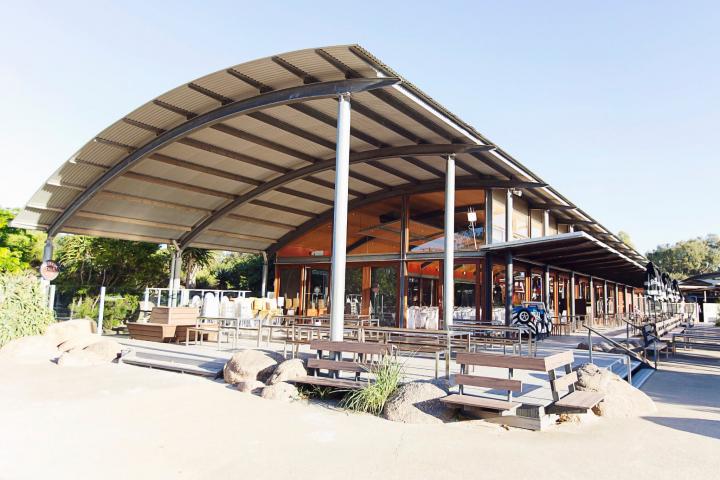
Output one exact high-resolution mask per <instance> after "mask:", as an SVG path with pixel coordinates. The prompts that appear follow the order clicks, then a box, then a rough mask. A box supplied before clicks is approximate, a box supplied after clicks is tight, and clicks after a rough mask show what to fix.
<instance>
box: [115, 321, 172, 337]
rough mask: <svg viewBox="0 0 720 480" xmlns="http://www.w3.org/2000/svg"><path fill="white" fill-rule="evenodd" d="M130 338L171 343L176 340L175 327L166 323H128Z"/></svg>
mask: <svg viewBox="0 0 720 480" xmlns="http://www.w3.org/2000/svg"><path fill="white" fill-rule="evenodd" d="M127 327H128V333H129V335H130V338H133V339H136V340H146V341H150V342H170V341H173V340H175V327H176V326H175V325H168V324H166V323H140V322H128V324H127Z"/></svg>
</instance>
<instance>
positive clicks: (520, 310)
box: [510, 302, 552, 339]
mask: <svg viewBox="0 0 720 480" xmlns="http://www.w3.org/2000/svg"><path fill="white" fill-rule="evenodd" d="M510 325H511V326H513V327H521V328H523V329H525V330H526V331H527V332H529V333H530V334H531V335H532V336H533V337H535V338H538V339H542V338H545V337H548V336H549V335H550V333H551V332H552V317H550V315H548V310H547V308H546V307H545V302H523V303H522V305H518V306H516V307H513V310H512V316H511V318H510Z"/></svg>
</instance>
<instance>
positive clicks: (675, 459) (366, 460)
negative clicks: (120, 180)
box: [0, 356, 720, 480]
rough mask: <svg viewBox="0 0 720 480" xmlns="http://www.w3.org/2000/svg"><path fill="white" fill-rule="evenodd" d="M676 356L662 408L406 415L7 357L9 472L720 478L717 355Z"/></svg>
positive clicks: (4, 451)
mask: <svg viewBox="0 0 720 480" xmlns="http://www.w3.org/2000/svg"><path fill="white" fill-rule="evenodd" d="M696 360H697V359H696V358H693V357H687V356H679V357H678V360H677V361H675V362H673V363H672V365H669V366H668V367H667V370H665V371H662V372H659V373H657V374H655V375H654V376H653V377H652V378H651V379H650V380H649V381H648V383H647V384H646V390H647V392H648V393H649V394H650V395H651V396H653V397H654V398H656V399H657V401H658V406H659V412H658V414H657V415H656V416H653V417H651V418H637V419H630V420H607V419H598V420H597V421H595V422H593V423H592V424H587V425H567V424H565V425H563V426H560V427H553V429H551V430H550V431H547V432H542V433H540V432H529V431H522V430H511V431H506V430H504V429H502V428H501V427H497V426H488V425H487V424H484V423H483V422H481V421H472V422H463V423H455V424H446V425H405V424H396V423H392V422H388V421H385V420H382V419H378V418H375V417H371V416H368V415H359V414H347V413H344V412H338V411H334V410H331V409H328V408H324V407H321V406H317V405H308V404H305V403H293V404H284V403H280V402H273V401H268V400H263V399H261V398H259V397H255V396H252V395H249V394H242V393H239V392H237V391H235V390H232V389H230V388H228V387H227V386H226V385H224V384H222V383H220V382H213V381H209V380H205V379H201V378H196V377H192V376H188V375H181V374H175V373H169V372H162V371H158V370H150V369H145V368H139V367H132V366H128V365H107V366H101V367H82V368H60V367H57V366H55V365H53V364H48V365H36V366H23V367H18V366H15V367H13V368H9V367H8V366H7V365H0V479H3V480H4V479H44V478H53V479H65V478H68V479H85V478H88V479H90V478H91V479H115V478H118V479H119V478H143V479H144V478H156V479H165V478H187V479H196V478H197V479H200V478H202V479H224V478H269V479H274V478H288V479H291V478H292V479H304V478H313V479H315V480H317V479H322V478H329V477H331V476H332V477H334V478H342V479H343V480H346V479H353V478H363V479H367V478H383V479H395V478H417V479H430V478H451V477H455V478H457V477H458V476H461V477H471V478H483V479H493V478H503V479H507V478H536V479H543V478H552V479H555V480H557V479H563V478H572V479H578V478H582V479H583V480H586V479H594V478H603V479H613V478H633V479H643V478H653V479H658V478H661V479H662V478H676V479H678V478H679V479H685V478H692V479H705V478H707V479H710V478H718V470H719V469H720V399H719V395H718V394H719V393H720V367H718V358H717V357H715V358H712V359H710V360H708V361H705V362H702V363H700V364H699V365H698V364H696V363H695V362H696Z"/></svg>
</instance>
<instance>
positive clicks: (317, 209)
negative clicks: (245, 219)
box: [258, 191, 332, 214]
mask: <svg viewBox="0 0 720 480" xmlns="http://www.w3.org/2000/svg"><path fill="white" fill-rule="evenodd" d="M258 199H259V200H263V201H266V202H272V203H276V204H278V205H285V206H287V207H290V208H295V209H298V210H302V211H303V212H308V213H314V214H318V213H322V212H325V211H327V210H328V209H331V208H332V207H331V206H329V205H326V204H324V203H319V202H315V201H313V200H306V199H304V198H300V197H296V196H294V195H288V194H285V193H281V192H278V191H270V192H267V193H265V194H263V195H262V196H260V197H259V198H258Z"/></svg>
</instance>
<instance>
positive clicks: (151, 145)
mask: <svg viewBox="0 0 720 480" xmlns="http://www.w3.org/2000/svg"><path fill="white" fill-rule="evenodd" d="M399 82H400V80H399V79H397V78H357V79H348V80H339V81H333V82H321V83H313V84H309V85H302V86H298V87H291V88H286V89H283V90H273V91H272V92H268V93H263V94H260V95H257V96H255V97H251V98H248V99H245V100H239V101H237V102H234V103H230V104H227V105H223V106H221V107H219V108H217V109H215V110H212V111H210V112H207V113H205V114H203V115H198V116H196V117H193V118H191V119H189V120H188V121H187V122H185V123H183V124H181V125H179V126H177V127H175V128H173V129H172V130H168V131H167V132H165V133H163V134H162V135H158V136H157V137H156V138H154V139H153V140H151V141H150V142H148V143H146V144H145V145H143V146H142V147H140V148H138V149H137V150H135V151H133V152H132V153H130V154H129V155H128V156H126V157H125V158H124V159H123V160H121V161H120V162H119V163H117V164H116V165H115V166H113V167H112V168H111V169H110V170H108V171H107V172H105V174H103V175H102V176H101V177H100V178H99V179H98V180H96V181H95V182H94V183H93V184H92V185H91V186H90V187H88V188H87V189H85V190H84V191H83V192H82V194H80V195H79V196H78V198H76V199H75V200H74V201H73V203H72V204H71V205H70V206H69V207H68V208H67V209H65V211H64V212H63V214H62V215H60V216H59V217H58V218H57V220H55V221H54V222H53V224H52V225H50V227H49V228H48V235H51V236H52V235H55V234H56V233H57V232H58V231H59V230H60V229H61V228H62V227H63V225H64V224H65V223H66V222H67V221H68V220H69V219H70V218H71V217H72V216H73V215H74V214H75V213H76V212H77V211H78V210H79V209H80V208H81V207H82V206H83V205H85V204H86V203H87V202H88V201H89V200H90V199H91V198H92V197H93V196H94V195H95V194H96V193H97V192H98V191H99V190H101V189H102V188H103V187H105V186H106V185H108V184H109V183H110V182H111V181H112V180H114V179H115V178H117V177H118V176H119V175H122V174H123V173H125V172H127V171H128V170H129V169H130V168H132V166H133V165H135V164H136V163H138V162H139V161H141V160H142V159H144V158H145V157H146V156H147V155H149V154H151V153H153V152H155V151H157V150H159V149H161V148H163V147H165V146H167V145H168V144H170V143H172V142H174V141H176V140H179V139H181V138H183V137H185V136H187V135H189V134H190V133H192V132H194V131H197V130H199V129H202V128H205V127H207V126H209V125H212V124H215V123H218V122H221V121H223V120H227V119H229V118H232V117H237V116H240V115H246V114H249V113H253V112H258V111H261V110H265V109H268V108H272V107H277V106H280V105H290V104H295V103H299V102H303V101H307V100H317V99H322V98H329V97H333V96H336V95H339V94H342V93H359V92H365V91H371V90H375V89H380V88H387V87H390V86H392V85H395V84H397V83H399Z"/></svg>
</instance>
